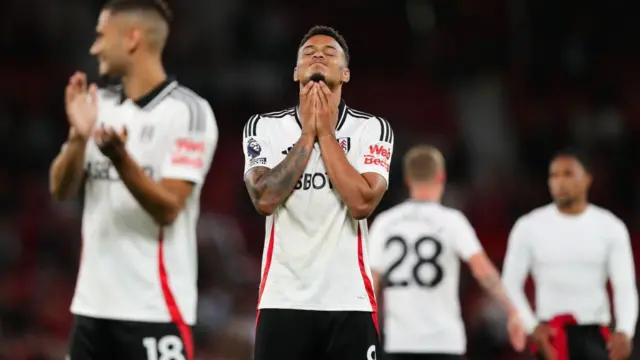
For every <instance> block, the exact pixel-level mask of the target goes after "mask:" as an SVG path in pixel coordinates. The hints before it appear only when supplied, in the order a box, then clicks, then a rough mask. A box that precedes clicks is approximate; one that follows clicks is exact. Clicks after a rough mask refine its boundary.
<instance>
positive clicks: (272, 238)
mask: <svg viewBox="0 0 640 360" xmlns="http://www.w3.org/2000/svg"><path fill="white" fill-rule="evenodd" d="M301 133H302V128H301V124H300V120H299V118H298V114H297V110H296V108H290V109H288V110H283V111H280V112H275V113H270V114H264V115H254V116H253V117H251V118H250V119H249V121H248V122H247V124H246V126H245V131H244V141H243V149H244V153H245V174H246V172H247V171H249V170H250V169H252V168H254V167H258V166H262V167H267V168H270V169H271V168H274V167H276V166H277V165H278V163H280V162H281V161H282V160H283V159H284V158H285V156H286V155H287V153H288V152H289V151H290V149H291V148H292V147H293V145H294V144H295V143H296V142H297V141H298V139H299V138H300V135H301ZM336 137H337V139H338V142H339V143H340V146H341V147H342V149H343V150H344V152H345V155H346V157H347V159H348V161H349V162H350V163H351V164H352V165H353V167H354V168H355V169H356V170H357V171H358V172H360V173H377V174H380V175H381V176H383V177H384V179H385V180H387V181H388V178H389V164H390V162H391V154H392V152H393V132H392V130H391V127H390V126H389V123H388V122H387V121H386V120H383V119H381V118H378V117H375V116H372V115H369V114H365V113H362V112H359V111H357V110H353V109H350V108H348V107H347V106H346V105H345V104H344V102H341V103H340V108H339V120H338V123H337V127H336ZM367 238H368V232H367V221H366V220H360V221H358V220H355V219H354V218H353V217H352V216H351V214H350V213H349V209H348V208H347V206H346V205H345V204H344V203H343V202H342V200H341V199H340V197H339V195H338V193H337V192H336V191H335V190H334V189H333V185H332V184H331V181H330V179H329V176H328V175H327V170H326V168H325V166H324V163H323V161H322V156H321V152H320V146H319V144H318V143H316V144H315V145H314V147H313V151H312V153H311V158H310V159H309V162H308V164H307V166H306V168H305V170H304V173H303V175H302V176H301V178H300V180H299V181H298V184H297V185H296V186H295V189H294V190H293V192H292V193H291V195H290V196H289V197H288V198H287V200H286V201H285V202H284V203H283V204H281V205H280V206H279V207H278V208H277V209H276V210H275V211H274V213H273V214H272V215H270V216H268V217H267V219H266V227H265V242H264V255H263V260H262V281H261V285H260V295H259V303H258V308H262V309H264V308H282V309H300V310H327V311H341V310H351V311H374V312H375V311H377V307H376V301H375V295H374V292H373V286H372V282H371V273H370V270H369V261H368V256H367Z"/></svg>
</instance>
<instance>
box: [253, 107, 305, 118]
mask: <svg viewBox="0 0 640 360" xmlns="http://www.w3.org/2000/svg"><path fill="white" fill-rule="evenodd" d="M295 111H296V108H295V107H290V108H288V109H285V110H280V111H273V112H269V113H265V114H261V115H260V116H261V117H269V118H282V117H285V116H287V115H293V114H294V113H295Z"/></svg>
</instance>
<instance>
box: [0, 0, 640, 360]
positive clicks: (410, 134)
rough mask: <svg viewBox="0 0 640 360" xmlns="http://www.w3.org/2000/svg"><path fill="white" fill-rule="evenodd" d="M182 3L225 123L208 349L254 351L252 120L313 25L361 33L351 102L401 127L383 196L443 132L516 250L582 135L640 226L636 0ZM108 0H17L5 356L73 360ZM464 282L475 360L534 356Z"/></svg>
mask: <svg viewBox="0 0 640 360" xmlns="http://www.w3.org/2000/svg"><path fill="white" fill-rule="evenodd" d="M169 2H170V4H171V7H172V9H173V11H174V13H175V21H174V23H173V27H172V35H171V38H170V44H169V46H168V49H167V54H166V65H167V68H168V70H169V72H170V73H171V74H174V75H176V76H177V78H178V79H179V81H181V82H182V83H183V84H185V85H186V86H188V87H190V88H192V89H193V90H194V91H196V92H198V93H200V94H201V95H203V96H204V97H206V98H207V99H208V100H209V101H210V102H211V104H212V106H213V108H214V111H215V112H216V117H217V121H218V126H219V127H220V131H221V137H220V141H219V144H218V150H217V152H216V156H215V160H214V165H213V167H212V169H211V171H210V174H209V177H208V180H207V184H206V187H205V189H204V192H203V197H202V218H201V221H200V225H199V230H198V231H199V235H200V240H201V241H200V272H199V274H200V289H201V294H200V302H199V308H200V313H199V325H198V326H197V327H196V329H195V335H196V339H197V341H198V345H197V348H196V349H197V358H198V359H216V360H244V359H250V358H251V356H250V355H251V353H252V340H253V326H254V320H255V301H256V298H257V289H258V281H259V276H260V274H259V271H260V261H259V259H260V255H261V250H262V239H263V235H264V226H263V221H264V220H263V218H261V217H260V216H259V215H258V214H257V213H256V212H255V211H254V210H253V208H252V205H251V202H250V201H249V198H248V196H247V195H246V192H245V189H244V184H243V181H242V177H243V174H242V168H243V161H244V160H243V156H242V149H241V137H240V134H241V129H242V127H243V126H244V123H245V122H246V120H247V119H248V118H249V117H250V116H251V115H252V114H253V113H260V112H267V111H273V110H279V109H282V108H285V107H290V106H292V105H293V104H294V103H295V102H296V94H297V88H296V85H295V84H294V83H293V82H292V71H293V67H294V66H295V60H296V50H297V45H298V42H299V41H300V39H301V38H302V36H303V35H304V33H305V32H306V30H307V29H308V28H310V27H311V26H313V25H316V24H325V25H330V26H333V27H335V28H336V29H338V30H339V31H340V32H341V33H342V34H343V35H344V36H345V37H346V39H347V41H348V43H349V46H350V50H351V55H352V59H353V60H352V62H351V64H350V67H351V70H352V81H351V83H349V84H347V85H346V88H345V91H344V97H345V101H346V103H347V104H348V105H349V106H352V107H354V108H356V109H360V110H364V111H366V112H369V113H374V114H376V115H379V116H382V117H385V118H386V119H388V120H389V122H390V123H391V125H392V126H393V129H394V131H395V135H396V149H395V154H394V158H393V162H392V167H391V171H392V175H391V179H390V182H391V186H390V189H389V191H388V193H387V195H386V196H385V198H384V200H383V202H382V204H381V205H380V207H379V210H383V209H386V208H388V207H389V206H392V205H394V204H396V203H398V202H400V201H403V199H404V198H405V197H406V191H405V189H404V188H403V185H402V174H401V161H400V160H401V158H402V154H403V153H404V151H405V150H406V149H407V148H408V147H409V146H411V145H413V144H416V143H422V142H428V143H431V144H434V145H436V146H438V147H439V148H440V149H442V151H443V152H444V154H445V156H446V158H447V161H448V163H447V167H448V172H449V186H448V191H447V194H446V198H445V202H446V203H447V204H448V205H451V206H455V207H458V208H460V209H462V210H464V211H465V213H466V214H467V215H468V216H469V217H470V219H471V221H472V223H473V225H474V226H475V227H476V229H477V231H478V233H479V235H480V238H481V240H482V241H483V244H484V245H485V247H487V249H488V252H489V253H490V255H491V256H492V257H493V258H494V260H495V261H497V262H498V263H499V262H500V260H501V257H502V255H503V254H504V244H505V242H506V236H507V234H508V231H509V229H510V226H511V225H512V224H513V222H514V220H515V219H516V218H517V217H518V216H520V215H522V214H524V213H526V212H528V211H529V210H531V209H532V208H534V207H536V206H540V205H543V204H545V203H547V202H548V201H550V200H549V196H548V193H547V188H546V173H547V167H548V161H549V158H550V157H551V155H552V154H553V153H554V152H555V151H557V150H559V149H560V148H562V147H564V146H566V145H574V146H579V147H581V148H584V149H587V150H588V153H589V154H590V156H591V158H592V162H593V169H594V175H595V183H594V186H593V189H592V192H591V194H592V200H593V202H595V203H596V204H598V205H601V206H604V207H607V208H609V209H611V210H612V211H613V212H614V213H616V214H617V215H618V216H620V217H621V218H622V219H623V220H625V222H626V224H627V226H628V227H629V228H630V229H631V232H632V234H636V233H638V234H640V233H639V232H638V230H640V187H639V186H636V184H638V183H640V170H639V168H638V167H636V164H638V163H640V162H639V160H640V158H639V157H640V141H638V140H639V139H640V68H639V67H638V66H637V64H638V63H639V60H640V41H638V40H637V36H636V35H633V34H639V33H640V22H638V21H637V19H638V17H639V16H640V2H638V1H632V0H626V1H625V0H582V1H567V0H535V1H534V0H482V1H473V0H368V1H365V0H340V1H338V0H325V1H322V2H315V3H309V2H299V1H293V0H261V1H259V0H215V1H214V0H189V1H169ZM101 5H102V2H101V1H95V0H93V1H89V0H54V1H45V0H9V1H8V2H5V3H3V11H2V12H0V27H1V30H0V74H1V75H2V78H3V79H4V81H2V82H1V83H0V359H2V360H4V359H10V360H54V359H55V360H57V359H62V358H64V353H65V350H66V346H67V336H68V331H69V329H70V325H71V320H72V319H71V316H70V314H69V312H68V306H69V304H70V300H71V296H72V294H73V289H74V283H75V276H76V270H77V264H78V252H79V245H80V222H79V220H80V215H81V210H82V204H81V201H78V202H74V203H66V204H63V203H55V202H53V201H52V200H51V199H50V197H49V194H48V183H47V176H48V174H47V172H48V165H49V163H50V161H51V160H52V159H53V158H54V157H55V155H56V154H57V153H58V151H59V149H60V146H61V144H62V142H63V141H64V138H65V136H66V132H67V125H66V120H65V118H64V109H63V89H64V85H65V84H66V81H67V78H68V77H69V76H70V75H71V74H72V73H73V72H74V71H75V70H82V71H86V72H87V73H88V74H89V75H90V77H93V78H94V79H95V75H96V62H95V61H94V60H93V59H92V58H91V57H90V56H89V55H88V49H89V46H90V45H91V42H92V40H93V37H94V33H95V31H94V27H95V20H96V17H97V14H98V12H99V10H100V7H101ZM633 29H636V30H633ZM636 240H637V239H636ZM636 240H634V243H633V245H634V247H636V248H638V245H639V244H638V242H637V241H636ZM461 293H462V296H463V304H464V305H463V308H464V312H465V314H464V315H465V318H466V320H467V326H468V332H469V336H470V341H469V346H470V349H469V359H505V360H506V359H517V358H518V357H517V355H515V354H513V353H512V352H510V350H509V349H508V345H507V340H506V334H505V329H504V314H503V313H502V312H501V311H500V310H499V309H498V308H497V306H496V304H494V303H492V301H491V300H490V299H488V298H486V297H485V296H484V295H482V293H481V292H480V291H479V289H478V288H477V286H476V285H475V284H473V282H472V281H469V278H468V276H467V275H464V279H463V282H462V289H461ZM636 356H637V355H636Z"/></svg>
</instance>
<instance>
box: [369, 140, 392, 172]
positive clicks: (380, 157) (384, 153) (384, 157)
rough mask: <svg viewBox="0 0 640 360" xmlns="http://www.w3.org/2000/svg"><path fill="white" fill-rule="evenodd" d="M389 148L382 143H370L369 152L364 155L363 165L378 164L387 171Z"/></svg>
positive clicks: (389, 157)
mask: <svg viewBox="0 0 640 360" xmlns="http://www.w3.org/2000/svg"><path fill="white" fill-rule="evenodd" d="M390 160H391V149H390V148H388V147H385V146H382V145H370V146H369V153H368V154H365V155H364V164H365V165H375V166H380V167H382V168H383V169H385V170H386V171H387V172H389V161H390Z"/></svg>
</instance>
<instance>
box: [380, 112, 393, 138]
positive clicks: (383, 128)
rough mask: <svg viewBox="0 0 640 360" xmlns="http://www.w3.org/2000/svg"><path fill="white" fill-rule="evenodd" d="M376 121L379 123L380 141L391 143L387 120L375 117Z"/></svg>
mask: <svg viewBox="0 0 640 360" xmlns="http://www.w3.org/2000/svg"><path fill="white" fill-rule="evenodd" d="M376 119H377V120H378V122H379V123H380V141H386V142H391V136H392V135H391V126H389V122H387V120H385V119H383V118H380V117H377V116H376Z"/></svg>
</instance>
